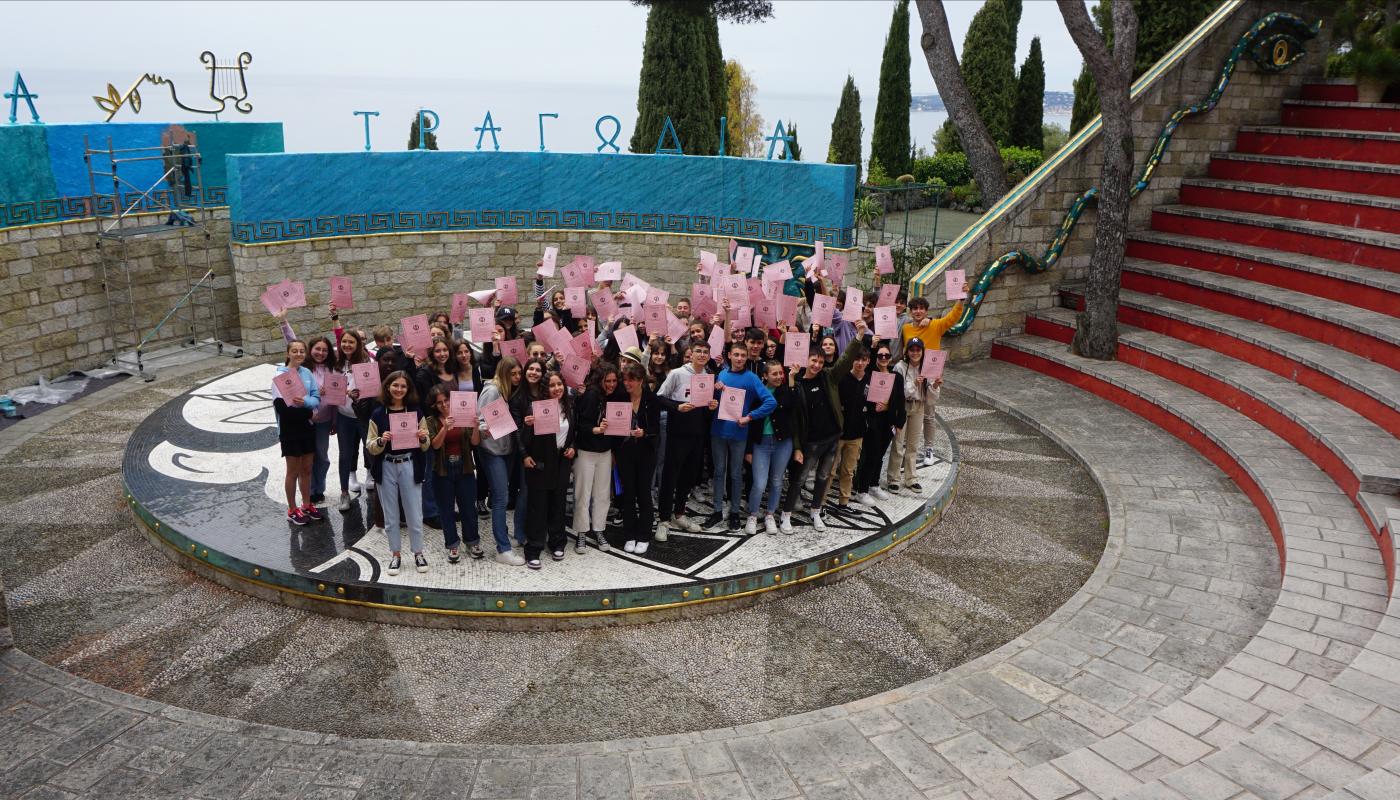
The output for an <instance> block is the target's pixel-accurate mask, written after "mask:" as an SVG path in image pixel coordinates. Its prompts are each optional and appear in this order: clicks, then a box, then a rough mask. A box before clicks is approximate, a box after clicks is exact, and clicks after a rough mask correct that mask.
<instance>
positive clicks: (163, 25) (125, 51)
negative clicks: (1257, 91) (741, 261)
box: [0, 0, 1081, 152]
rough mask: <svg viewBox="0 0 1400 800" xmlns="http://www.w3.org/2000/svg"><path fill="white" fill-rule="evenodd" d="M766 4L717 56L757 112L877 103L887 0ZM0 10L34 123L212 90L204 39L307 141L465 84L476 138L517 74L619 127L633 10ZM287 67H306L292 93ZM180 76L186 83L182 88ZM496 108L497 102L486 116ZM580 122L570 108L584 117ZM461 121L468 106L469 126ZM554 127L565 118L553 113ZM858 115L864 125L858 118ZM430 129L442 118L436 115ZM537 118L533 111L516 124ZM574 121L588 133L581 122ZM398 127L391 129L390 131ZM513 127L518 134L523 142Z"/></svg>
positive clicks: (1054, 37) (1065, 56)
mask: <svg viewBox="0 0 1400 800" xmlns="http://www.w3.org/2000/svg"><path fill="white" fill-rule="evenodd" d="M774 6H775V12H776V13H775V14H774V17H773V18H772V19H770V20H768V21H767V22H764V23H761V24H752V25H734V24H729V23H721V26H720V39H721V44H722V46H723V48H724V54H725V57H726V58H734V59H738V60H739V61H740V62H741V63H742V64H743V65H744V67H745V68H746V69H747V70H749V71H750V72H751V73H752V74H753V76H754V80H755V82H756V83H757V85H758V89H759V92H760V108H761V109H764V110H766V112H767V113H766V114H765V116H767V117H768V118H769V121H770V124H771V121H772V120H773V119H774V118H775V116H776V115H778V114H781V115H783V116H792V115H793V112H792V111H790V110H788V109H787V107H786V105H787V104H790V105H792V106H793V108H794V109H797V108H800V106H801V104H800V102H799V101H800V100H807V101H809V102H810V103H811V104H812V105H811V109H810V110H809V111H807V112H806V117H810V118H806V117H804V118H802V119H801V122H803V123H805V127H804V131H812V132H811V133H807V134H804V144H805V143H806V137H807V136H812V137H813V138H816V137H817V131H816V128H817V127H819V126H820V127H823V128H825V127H829V126H830V121H831V116H832V115H833V114H834V112H835V109H836V102H837V99H838V96H839V93H840V89H841V85H842V84H843V83H844V81H845V77H846V75H847V74H851V75H854V76H855V79H856V83H857V85H858V86H859V87H860V89H861V91H862V94H863V99H864V100H866V103H865V104H866V105H870V106H871V107H872V110H873V101H874V99H875V95H876V92H877V90H878V84H879V71H880V57H881V51H882V48H883V46H884V40H885V34H886V32H887V31H888V29H889V22H890V11H891V9H892V8H893V3H892V2H889V0H778V2H775V3H774ZM946 6H947V9H948V18H949V21H950V23H951V25H952V33H953V40H954V42H955V43H957V45H958V46H959V47H961V44H962V39H963V36H964V34H965V33H966V31H967V25H968V23H969V22H970V20H971V18H972V15H973V14H974V13H975V12H976V10H977V9H978V8H979V7H980V6H981V2H980V0H966V1H963V0H952V1H951V2H947V3H946ZM0 14H3V17H0V18H3V19H5V20H6V23H7V24H6V26H5V27H6V29H7V31H6V35H5V37H4V45H3V47H0V74H3V75H4V83H5V86H6V88H7V90H8V87H9V85H10V84H9V81H10V79H9V73H10V72H11V71H12V70H15V69H18V70H21V71H23V73H24V76H25V79H26V81H27V83H28V85H29V87H30V89H31V90H32V91H34V92H37V93H38V94H39V95H40V96H41V99H40V101H39V104H40V112H41V114H43V115H44V117H45V119H46V120H48V121H54V122H73V121H82V120H92V119H100V117H98V116H96V115H97V114H98V110H97V108H96V106H95V105H93V103H92V101H91V99H89V96H90V95H92V94H97V93H99V92H100V91H102V89H103V87H104V86H105V84H106V83H107V82H111V83H113V84H115V85H116V86H117V87H118V88H119V89H123V90H124V89H125V88H126V87H127V86H128V85H130V83H131V81H132V80H134V79H135V78H136V77H137V76H138V75H139V74H140V73H141V72H143V71H151V72H157V73H159V74H162V75H165V76H168V77H171V78H174V79H176V83H177V85H179V86H180V87H181V95H182V98H183V97H185V96H188V95H194V96H196V97H197V96H198V95H200V94H202V93H203V91H204V89H207V85H208V84H207V79H206V78H204V77H203V70H202V69H201V67H200V65H199V62H198V55H199V53H200V52H201V51H202V50H205V49H209V50H213V51H214V52H215V53H216V54H217V55H218V56H219V57H220V58H221V59H225V58H230V57H232V56H233V55H235V54H236V53H237V52H239V51H241V50H247V51H250V52H251V53H252V54H253V59H254V60H253V66H252V67H251V68H250V70H249V72H248V83H249V88H250V93H251V97H250V99H251V100H252V101H253V103H254V106H255V112H254V114H253V115H252V116H251V117H250V118H251V119H280V120H282V121H284V122H285V123H286V124H287V126H288V129H289V130H288V142H289V149H306V148H294V147H292V143H293V141H294V140H295V139H296V137H295V136H294V134H293V131H292V130H291V128H293V127H294V126H298V125H301V126H312V125H313V121H312V120H311V119H309V118H308V116H309V115H316V116H321V117H327V118H333V119H334V124H335V125H337V126H341V124H342V123H341V120H342V119H344V120H348V121H349V123H350V124H349V125H348V126H345V127H347V128H353V126H354V123H355V122H356V120H355V118H353V117H352V116H350V111H351V110H353V109H354V108H366V109H376V108H377V109H380V110H382V111H384V112H386V116H390V115H405V114H406V115H411V114H412V111H411V109H416V108H418V107H420V106H427V107H430V108H434V109H437V110H439V111H440V112H444V113H445V112H446V111H447V110H448V109H449V107H450V106H452V105H453V104H455V103H459V102H462V98H463V97H464V96H465V97H468V98H471V99H470V100H469V101H468V102H470V103H471V105H472V106H474V107H473V108H470V109H462V110H460V111H456V112H455V119H454V120H453V124H454V125H455V126H458V127H459V128H460V129H464V130H465V131H466V133H467V134H468V135H470V136H472V137H473V138H472V142H473V143H474V141H475V140H474V134H470V127H471V126H472V125H478V124H480V120H481V115H482V113H483V111H484V109H485V108H487V107H489V108H492V109H493V111H495V110H496V109H498V108H508V107H510V106H511V104H512V103H513V102H519V100H518V98H515V97H507V96H503V95H505V94H507V90H506V89H504V88H503V87H505V86H508V85H520V84H527V85H529V86H527V87H526V89H525V93H528V94H529V95H531V96H532V99H531V101H530V102H531V105H532V107H533V106H541V107H539V108H538V109H537V110H538V111H556V110H559V109H555V108H550V107H545V106H548V105H549V101H550V99H551V98H552V97H553V96H555V95H557V96H558V98H559V99H558V101H557V104H558V105H561V106H563V107H564V108H569V109H570V110H572V107H571V106H569V101H570V99H571V96H576V95H578V93H580V92H587V91H588V90H589V89H590V88H598V87H606V88H608V89H610V90H616V91H615V93H612V94H607V95H601V94H600V95H598V96H599V97H604V96H606V97H608V98H610V99H609V100H608V101H607V102H609V103H610V104H612V105H614V106H616V105H625V106H626V107H625V108H616V107H610V108H599V109H597V112H596V114H605V113H611V114H616V115H618V116H620V117H623V120H624V123H626V124H627V126H628V130H630V119H631V117H633V116H635V106H636V81H637V73H638V70H639V67H640V64H641V57H642V42H643V38H644V33H645V29H646V14H647V12H646V9H645V8H640V7H636V6H633V5H632V4H631V3H628V2H625V1H624V0H609V1H607V2H585V1H584V0H578V1H577V2H545V1H544V0H540V1H539V2H531V1H530V0H517V1H516V2H463V3H447V2H443V3H410V2H398V3H385V2H375V3H353V2H323V3H304V2H276V3H272V2H238V3H221V2H199V3H184V2H166V3H134V2H102V3H95V2H82V3H60V2H44V3H39V2H22V3H17V2H0ZM911 17H912V19H911V25H910V28H911V30H910V53H911V57H912V70H911V73H912V83H913V90H914V93H915V94H925V93H928V94H931V93H935V92H936V91H937V90H936V88H935V86H934V83H933V79H932V78H931V77H930V75H929V72H928V68H927V65H926V63H925V61H924V59H923V53H922V51H921V50H920V49H919V45H918V39H919V35H920V33H921V31H922V27H921V25H920V24H919V21H918V15H917V13H915V12H914V10H913V9H911ZM1020 31H1021V34H1020V36H1019V37H1018V42H1017V49H1018V56H1017V65H1018V67H1019V64H1020V61H1021V60H1022V59H1023V58H1024V57H1025V53H1026V51H1027V49H1028V47H1029V44H1030V38H1031V36H1032V35H1038V36H1040V37H1041V44H1042V47H1043V49H1044V52H1045V61H1046V88H1047V89H1049V90H1064V91H1068V90H1069V89H1070V84H1071V82H1072V81H1073V79H1074V77H1075V75H1077V74H1078V72H1079V65H1080V62H1081V59H1080V56H1079V52H1078V50H1077V49H1076V48H1075V47H1074V44H1073V42H1072V41H1071V40H1070V38H1069V35H1068V33H1067V32H1066V31H1065V28H1064V23H1063V21H1062V20H1061V19H1060V15H1059V11H1058V9H1057V8H1056V6H1055V4H1054V3H1053V2H1050V1H1049V0H1026V2H1025V5H1024V13H1023V16H1022V20H1021V26H1020ZM298 77H303V78H305V81H304V83H303V84H302V85H301V86H302V89H303V91H302V92H301V96H300V97H297V94H298V93H297V91H296V89H297V87H298V82H297V78H298ZM201 82H202V83H203V88H201V86H200V84H201ZM92 84H95V85H92ZM186 85H189V86H190V87H191V88H190V89H185V88H184V87H185V86H186ZM274 87H275V88H274ZM445 87H450V88H445ZM46 91H48V92H49V94H48V95H47V96H45V92H46ZM187 93H188V95H187ZM277 93H282V95H281V96H280V97H279V96H278V94H277ZM143 98H144V99H145V102H146V109H145V110H144V111H143V113H142V114H141V115H140V116H139V117H132V116H131V115H130V113H129V111H123V112H122V116H121V117H119V119H127V120H131V119H142V120H144V119H150V120H151V121H156V120H159V119H162V118H164V119H170V118H179V117H180V116H182V115H180V114H179V113H178V111H177V110H176V109H174V108H173V107H171V106H170V104H169V99H168V97H161V96H160V95H159V94H157V93H155V92H149V90H147V91H143ZM361 98H363V99H361ZM260 100H262V101H263V102H262V103H260V102H259V101H260ZM597 102H603V101H602V100H599V101H597ZM342 106H344V107H342ZM400 108H402V109H405V111H402V112H400V111H399V109H400ZM502 113H504V112H501V111H496V114H497V115H498V116H499V115H500V114H502ZM526 116H527V114H526V113H525V112H524V111H522V112H521V113H519V114H517V115H516V117H517V119H516V120H515V124H516V126H517V128H516V132H518V134H519V137H520V138H521V139H522V141H519V142H513V143H512V145H513V146H512V145H507V144H505V143H504V142H503V144H502V146H503V148H505V149H534V148H535V147H537V141H535V139H536V138H537V137H535V136H533V135H532V136H531V137H526V136H525V134H526V133H527V131H525V130H521V128H523V127H526V124H525V120H524V117H526ZM579 116H584V113H583V112H582V111H580V113H579ZM595 116H596V115H595ZM799 116H802V115H799ZM468 117H474V118H473V119H471V120H470V121H468V119H467V118H468ZM497 122H498V124H502V123H501V121H500V120H497ZM559 124H560V125H561V126H563V125H566V124H568V123H567V122H566V121H565V120H563V119H561V120H560V123H559ZM865 124H866V129H867V130H866V133H867V136H868V135H869V128H870V125H871V118H870V116H869V112H867V116H866V122H865ZM443 125H444V128H446V127H447V125H448V122H447V121H446V120H445V121H444V123H443ZM535 126H536V125H535V120H534V119H533V118H531V119H530V120H529V125H528V127H529V128H530V129H531V130H533V129H534V127H535ZM579 126H581V127H586V128H588V135H589V136H591V135H592V131H591V127H592V118H590V119H588V120H587V122H586V123H584V122H580V123H578V125H577V126H576V127H579ZM396 128H397V125H396ZM336 130H337V131H338V130H339V127H337V129H336ZM503 136H504V134H503ZM343 138H344V141H341V140H340V138H337V139H336V140H335V141H334V142H333V143H332V144H333V145H334V147H333V148H332V149H348V147H350V146H353V144H354V139H355V137H353V136H351V135H350V134H349V133H347V134H345V136H344V137H343ZM394 138H395V139H397V138H399V134H398V133H397V132H396V133H395V135H394ZM526 138H529V139H530V141H523V140H524V139H526ZM361 139H362V136H361ZM824 140H825V133H824V132H823V133H822V134H821V136H820V141H818V142H813V143H812V144H814V145H816V144H820V145H821V148H822V151H823V152H824V150H825V141H824ZM570 141H571V140H570ZM624 141H625V137H624ZM919 141H920V142H921V143H922V140H921V139H920V140H919ZM459 146H460V145H459ZM376 149H378V142H376ZM551 149H553V148H551ZM561 149H562V148H561Z"/></svg>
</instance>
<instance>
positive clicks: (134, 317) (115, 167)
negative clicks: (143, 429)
mask: <svg viewBox="0 0 1400 800" xmlns="http://www.w3.org/2000/svg"><path fill="white" fill-rule="evenodd" d="M83 160H84V162H85V163H86V164H87V170H88V184H89V186H90V188H91V191H92V195H91V197H90V200H89V202H90V203H91V212H92V216H93V217H94V218H95V219H96V220H97V249H98V251H99V253H100V254H101V259H100V260H101V264H102V287H103V291H104V292H105V293H106V297H107V334H108V341H109V344H108V345H107V349H108V352H110V353H111V354H112V358H111V361H110V363H111V364H112V366H114V367H117V368H125V369H131V370H134V371H135V372H136V373H137V374H139V375H141V376H142V377H143V378H146V379H147V380H151V379H153V378H154V377H155V376H154V374H153V373H152V371H151V370H152V369H153V362H155V361H159V360H160V359H162V358H165V357H168V356H170V355H175V354H177V353H179V352H181V351H183V350H188V349H190V348H212V349H214V351H215V352H217V353H218V354H220V355H224V354H225V349H226V344H225V342H224V340H223V337H222V324H221V322H220V320H219V307H218V302H217V299H216V298H215V296H214V277H215V275H214V268H213V266H212V262H211V259H210V250H211V249H212V247H211V245H212V241H211V235H210V224H209V223H210V213H211V212H210V211H209V210H208V209H207V208H205V206H204V184H203V173H202V159H201V157H200V154H199V150H198V147H197V146H196V144H195V142H194V139H193V137H192V136H188V137H187V139H186V141H185V142H184V143H176V142H174V141H171V142H168V143H165V144H161V145H158V146H154V147H133V148H125V149H115V148H113V147H112V139H111V137H108V138H107V146H106V147H105V148H102V149H94V148H93V147H92V146H91V145H90V143H89V142H88V139H87V137H86V136H84V137H83ZM141 162H159V165H160V168H161V170H162V171H161V175H160V177H159V178H156V180H155V181H154V182H153V183H151V185H150V186H146V187H143V186H138V185H136V184H134V183H132V181H131V180H129V179H128V178H127V177H126V175H124V174H123V165H131V164H136V163H141ZM146 174H148V175H149V171H146ZM99 178H102V179H103V181H102V183H103V185H104V188H105V184H106V180H107V179H110V180H111V186H112V189H111V193H110V194H107V193H105V192H99V191H98V179H99ZM171 236H178V237H179V242H180V245H179V250H178V253H179V256H178V258H179V264H178V265H177V266H175V267H174V268H173V269H170V270H169V271H168V272H166V273H165V274H164V275H163V276H161V277H162V278H164V279H165V280H177V281H178V280H180V279H181V278H182V277H183V281H184V285H185V287H186V291H185V293H184V294H183V295H182V296H181V297H180V298H179V299H178V300H177V301H176V302H175V304H174V305H173V306H171V307H170V310H169V311H168V312H166V314H165V316H163V317H162V318H161V319H160V321H159V322H157V323H155V325H153V326H152V327H151V328H150V329H149V330H145V331H143V330H142V327H143V326H142V322H141V317H140V315H139V313H138V308H137V305H138V300H139V299H140V298H139V297H138V293H139V291H140V288H141V287H140V286H139V285H134V281H133V278H134V277H136V276H137V275H138V273H148V272H150V270H151V269H154V268H155V267H156V265H155V263H154V259H152V260H151V263H150V265H149V267H148V268H145V269H143V265H142V263H141V257H140V256H137V257H133V255H132V253H131V246H132V245H133V244H134V243H137V242H140V241H144V240H149V239H153V238H169V237H171ZM191 236H200V237H202V239H201V242H200V244H201V245H202V246H201V247H200V249H201V250H202V251H203V253H204V257H203V265H202V267H197V266H195V265H192V264H191V254H190V246H189V239H190V237H191ZM167 252H176V251H174V250H169V249H167ZM196 258H197V257H196ZM181 273H183V275H181ZM146 277H151V276H150V275H146ZM167 324H169V325H171V326H172V328H171V329H167V327H166V326H167ZM162 332H164V336H165V338H166V339H167V340H168V339H176V340H177V341H178V342H179V347H178V348H177V349H175V350H174V351H171V352H164V353H162V354H159V355H157V354H153V353H151V352H150V351H149V350H148V348H147V346H148V345H150V344H151V343H152V342H154V341H156V340H157V337H160V336H162ZM227 349H229V350H230V351H231V352H229V353H228V355H234V356H241V355H242V354H243V351H242V349H241V348H237V347H232V346H228V347H227Z"/></svg>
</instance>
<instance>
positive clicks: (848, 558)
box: [846, 553, 856, 561]
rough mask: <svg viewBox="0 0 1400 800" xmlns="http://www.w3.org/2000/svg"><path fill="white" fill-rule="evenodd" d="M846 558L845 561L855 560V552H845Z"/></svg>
mask: <svg viewBox="0 0 1400 800" xmlns="http://www.w3.org/2000/svg"><path fill="white" fill-rule="evenodd" d="M846 560H847V561H855V560H856V554H855V553H847V554H846Z"/></svg>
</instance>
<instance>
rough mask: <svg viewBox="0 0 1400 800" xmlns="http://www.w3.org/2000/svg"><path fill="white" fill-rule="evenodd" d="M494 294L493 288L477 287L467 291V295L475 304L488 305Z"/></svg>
mask: <svg viewBox="0 0 1400 800" xmlns="http://www.w3.org/2000/svg"><path fill="white" fill-rule="evenodd" d="M495 296H496V290H495V289H477V290H476V291H474V292H467V297H470V298H471V299H473V300H475V301H476V302H477V305H482V306H485V305H490V304H491V298H492V297H495Z"/></svg>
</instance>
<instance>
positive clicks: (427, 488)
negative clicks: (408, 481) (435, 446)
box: [423, 450, 440, 521]
mask: <svg viewBox="0 0 1400 800" xmlns="http://www.w3.org/2000/svg"><path fill="white" fill-rule="evenodd" d="M423 455H424V456H425V457H426V458H427V459H428V465H427V467H425V468H424V469H425V470H426V472H427V474H428V476H429V478H430V479H429V480H425V481H423V518H424V519H428V518H430V517H436V516H437V515H438V504H437V497H436V496H435V494H434V492H433V481H432V480H431V476H433V475H436V474H437V464H436V462H437V451H435V450H429V451H428V452H426V453H424V454H423ZM439 521H440V520H439Z"/></svg>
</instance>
